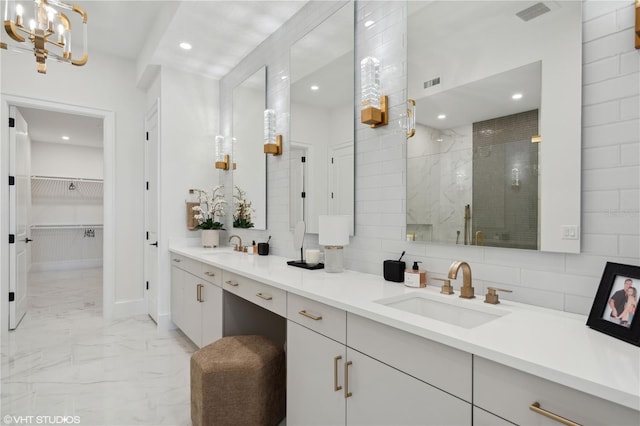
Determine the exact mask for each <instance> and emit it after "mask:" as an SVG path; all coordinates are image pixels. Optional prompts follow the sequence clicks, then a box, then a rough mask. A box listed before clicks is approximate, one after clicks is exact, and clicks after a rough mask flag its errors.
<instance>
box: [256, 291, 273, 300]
mask: <svg viewBox="0 0 640 426" xmlns="http://www.w3.org/2000/svg"><path fill="white" fill-rule="evenodd" d="M256 296H258V297H259V298H260V299H264V300H271V299H273V297H271V296H269V295H268V294H262V293H256Z"/></svg>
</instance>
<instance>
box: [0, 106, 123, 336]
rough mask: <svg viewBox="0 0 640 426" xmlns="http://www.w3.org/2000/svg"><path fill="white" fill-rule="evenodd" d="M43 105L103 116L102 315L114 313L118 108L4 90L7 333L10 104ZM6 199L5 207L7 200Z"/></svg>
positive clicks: (4, 302)
mask: <svg viewBox="0 0 640 426" xmlns="http://www.w3.org/2000/svg"><path fill="white" fill-rule="evenodd" d="M10 105H11V106H16V107H26V108H36V109H44V110H49V111H55V112H61V113H67V114H75V115H84V116H88V117H94V118H101V119H102V122H103V125H102V127H103V135H102V138H103V150H104V158H103V161H104V186H103V209H104V227H103V230H104V237H103V247H102V253H103V260H102V315H103V318H104V319H107V320H109V319H111V318H112V317H113V310H114V304H115V218H116V214H115V112H113V111H108V110H102V109H97V108H90V107H81V106H77V105H70V104H65V103H59V102H52V101H45V100H41V99H33V98H27V97H21V96H15V95H5V94H2V105H1V111H2V113H1V116H2V122H1V123H4V125H2V143H1V146H0V178H1V179H2V181H1V182H0V183H2V184H1V185H0V198H1V199H2V200H3V203H2V213H3V214H0V236H4V237H3V238H5V243H3V244H0V271H1V272H0V274H1V275H0V300H1V303H0V333H1V334H2V335H3V336H4V335H6V332H7V331H8V330H9V299H8V297H7V296H6V295H7V294H8V292H9V244H7V243H6V242H7V241H8V240H7V238H8V237H7V235H9V218H8V214H4V213H5V212H6V213H8V206H9V204H8V200H9V185H8V184H7V182H6V177H7V176H8V173H9V158H8V153H9V126H8V124H7V123H8V119H9V106H10ZM5 200H6V201H7V203H6V207H5V203H4V201H5Z"/></svg>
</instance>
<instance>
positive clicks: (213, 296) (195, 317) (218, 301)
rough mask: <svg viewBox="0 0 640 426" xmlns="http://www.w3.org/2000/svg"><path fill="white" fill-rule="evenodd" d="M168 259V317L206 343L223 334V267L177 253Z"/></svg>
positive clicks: (193, 339) (185, 332) (187, 333)
mask: <svg viewBox="0 0 640 426" xmlns="http://www.w3.org/2000/svg"><path fill="white" fill-rule="evenodd" d="M171 260H172V261H171V319H172V320H173V322H174V323H175V324H176V326H178V328H180V330H182V332H183V333H184V334H186V335H187V337H189V338H190V339H191V340H192V341H193V343H195V344H196V345H197V346H198V347H203V346H206V345H208V344H209V343H212V342H214V341H215V340H218V339H219V338H220V337H222V289H221V288H220V283H221V281H222V271H220V270H219V269H218V268H215V267H212V266H209V265H206V264H204V263H200V262H197V261H195V260H193V259H189V258H187V257H184V256H180V255H175V254H173V255H172V258H171Z"/></svg>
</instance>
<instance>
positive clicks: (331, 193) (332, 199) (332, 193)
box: [331, 192, 333, 200]
mask: <svg viewBox="0 0 640 426" xmlns="http://www.w3.org/2000/svg"><path fill="white" fill-rule="evenodd" d="M331 199H332V200H333V192H332V193H331Z"/></svg>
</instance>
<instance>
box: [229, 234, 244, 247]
mask: <svg viewBox="0 0 640 426" xmlns="http://www.w3.org/2000/svg"><path fill="white" fill-rule="evenodd" d="M233 237H235V238H237V239H238V244H236V245H235V246H234V248H233V249H234V250H235V251H242V250H243V249H244V247H242V238H240V235H232V236H230V237H229V242H231V239H232V238H233Z"/></svg>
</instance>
